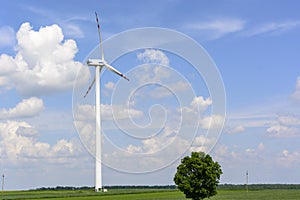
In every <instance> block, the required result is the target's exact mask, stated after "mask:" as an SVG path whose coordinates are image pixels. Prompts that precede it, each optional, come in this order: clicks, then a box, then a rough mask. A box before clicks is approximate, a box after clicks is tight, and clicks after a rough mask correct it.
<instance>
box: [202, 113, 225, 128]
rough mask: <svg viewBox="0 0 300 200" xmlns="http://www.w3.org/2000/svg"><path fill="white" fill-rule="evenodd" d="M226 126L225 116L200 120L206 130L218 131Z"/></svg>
mask: <svg viewBox="0 0 300 200" xmlns="http://www.w3.org/2000/svg"><path fill="white" fill-rule="evenodd" d="M223 125H224V116H222V115H211V116H206V117H203V118H201V119H200V126H201V127H202V128H204V129H218V128H220V127H222V126H223Z"/></svg>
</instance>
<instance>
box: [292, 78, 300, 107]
mask: <svg viewBox="0 0 300 200" xmlns="http://www.w3.org/2000/svg"><path fill="white" fill-rule="evenodd" d="M292 98H293V99H295V100H297V101H300V77H298V78H297V82H296V89H295V92H294V93H293V94H292Z"/></svg>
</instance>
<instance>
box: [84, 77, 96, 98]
mask: <svg viewBox="0 0 300 200" xmlns="http://www.w3.org/2000/svg"><path fill="white" fill-rule="evenodd" d="M95 81H96V77H94V79H93V81H92V83H91V85H90V86H89V88H88V90H87V91H86V93H85V95H84V96H83V97H84V98H85V97H86V95H88V93H89V92H90V90H91V89H92V87H93V85H94V83H95Z"/></svg>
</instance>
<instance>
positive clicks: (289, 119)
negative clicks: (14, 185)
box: [278, 115, 300, 126]
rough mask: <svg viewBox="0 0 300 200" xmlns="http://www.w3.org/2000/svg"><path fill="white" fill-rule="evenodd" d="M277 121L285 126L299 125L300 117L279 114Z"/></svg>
mask: <svg viewBox="0 0 300 200" xmlns="http://www.w3.org/2000/svg"><path fill="white" fill-rule="evenodd" d="M278 122H279V123H280V124H283V125H286V126H289V125H292V126H293V125H300V119H299V118H298V117H296V116H294V115H279V116H278Z"/></svg>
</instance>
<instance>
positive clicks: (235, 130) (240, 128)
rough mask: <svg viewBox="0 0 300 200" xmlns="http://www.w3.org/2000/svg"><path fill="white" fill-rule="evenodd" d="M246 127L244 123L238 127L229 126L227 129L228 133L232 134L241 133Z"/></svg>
mask: <svg viewBox="0 0 300 200" xmlns="http://www.w3.org/2000/svg"><path fill="white" fill-rule="evenodd" d="M245 130H246V129H245V127H244V126H242V125H239V126H236V127H233V128H229V129H227V130H226V132H227V133H230V134H234V133H241V132H244V131H245Z"/></svg>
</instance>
